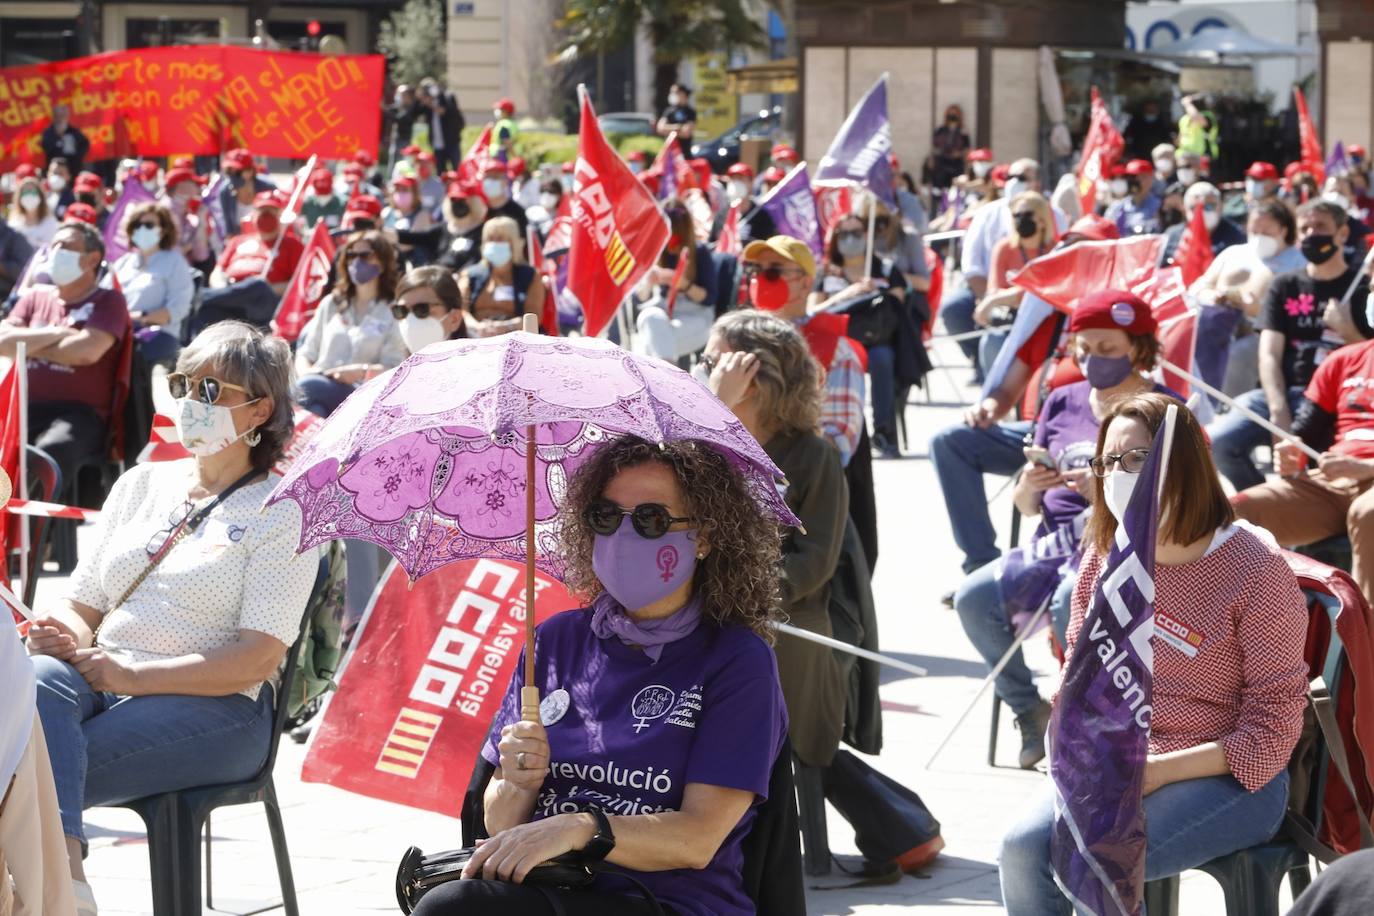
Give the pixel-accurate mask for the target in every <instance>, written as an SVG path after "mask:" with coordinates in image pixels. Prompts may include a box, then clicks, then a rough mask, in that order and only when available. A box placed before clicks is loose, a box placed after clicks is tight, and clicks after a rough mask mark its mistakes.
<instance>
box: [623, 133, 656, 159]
mask: <svg viewBox="0 0 1374 916" xmlns="http://www.w3.org/2000/svg"><path fill="white" fill-rule="evenodd" d="M610 140H611V142H612V143H614V144H615V148H616V150H617V151H619V153H620V155H621V156H628V155H630V153H633V152H634V151H635V150H639V151H640V152H642V153H647V154H648V155H649V157H650V158H653V157H654V156H657V155H658V151H659V150H661V149H663V138H662V137H646V136H644V135H643V134H640V135H638V136H626V137H611V138H610ZM617 141H618V142H617Z"/></svg>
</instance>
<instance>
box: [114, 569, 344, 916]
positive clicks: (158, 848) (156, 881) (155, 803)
mask: <svg viewBox="0 0 1374 916" xmlns="http://www.w3.org/2000/svg"><path fill="white" fill-rule="evenodd" d="M328 581H329V563H328V559H327V558H322V559H321V560H320V565H319V572H318V573H317V574H316V576H315V586H314V589H312V592H311V600H310V601H307V602H306V608H307V609H308V608H310V607H311V606H312V605H313V604H314V597H315V595H316V594H317V593H318V592H319V590H320V589H321V588H323V587H324V586H325V585H326V584H327V583H328ZM304 613H305V614H308V613H309V611H308V610H307V611H305V612H304ZM309 622H310V620H309V617H307V616H304V615H303V616H302V619H301V628H300V634H299V635H298V636H297V637H296V641H295V642H294V643H293V644H292V646H291V648H290V650H289V651H288V652H287V653H286V666H285V668H284V669H283V670H282V676H281V682H280V683H279V684H278V686H277V691H276V696H275V709H274V710H273V714H272V736H271V738H270V743H269V744H268V748H267V760H266V761H265V762H264V763H263V765H262V767H261V768H260V769H259V770H258V772H257V773H255V774H254V775H253V777H252V778H251V779H248V780H245V781H244V782H239V783H224V784H222V785H216V786H200V787H197V788H194V789H183V790H181V791H179V792H166V793H164V794H161V795H150V796H148V797H147V798H138V799H134V800H133V801H130V802H125V803H124V804H122V805H115V806H114V807H118V808H129V809H131V810H132V811H135V812H137V814H138V816H139V817H141V818H143V823H144V826H145V827H146V828H147V831H148V860H149V865H150V869H151V877H152V889H153V914H154V916H200V913H201V899H200V849H199V845H200V837H201V834H202V832H203V833H204V834H205V906H206V907H209V908H211V909H213V908H214V903H213V898H212V894H211V884H212V869H211V856H210V852H211V849H210V846H211V840H210V837H211V832H212V831H211V828H210V814H211V812H213V811H214V810H215V809H216V808H225V807H228V806H230V805H247V804H251V803H253V802H262V803H263V805H264V807H265V808H266V811H267V829H268V831H269V832H270V833H271V835H272V853H273V855H274V856H275V857H276V860H277V877H278V879H279V880H280V882H281V894H282V902H281V904H280V906H281V907H282V908H283V909H284V910H285V912H286V914H287V916H299V913H300V910H299V909H298V908H297V906H296V884H295V880H294V878H292V875H291V857H290V855H289V854H288V853H287V849H286V831H285V829H284V827H283V825H282V819H281V806H280V805H279V804H278V803H277V791H276V787H275V785H274V784H273V782H272V768H273V766H275V765H276V762H277V745H278V743H279V742H280V740H281V733H282V727H283V725H284V724H285V723H286V710H287V706H288V705H289V704H288V703H287V702H286V701H285V700H284V699H283V698H284V697H288V696H290V695H291V687H292V683H293V681H294V680H295V676H296V666H297V662H298V660H299V656H300V646H301V639H302V638H303V637H304V635H305V628H306V625H307V624H308V623H309ZM277 905H278V904H275V903H274V904H268V905H266V906H263V907H260V908H259V909H258V910H255V912H261V911H262V910H267V909H275V908H276V906H277Z"/></svg>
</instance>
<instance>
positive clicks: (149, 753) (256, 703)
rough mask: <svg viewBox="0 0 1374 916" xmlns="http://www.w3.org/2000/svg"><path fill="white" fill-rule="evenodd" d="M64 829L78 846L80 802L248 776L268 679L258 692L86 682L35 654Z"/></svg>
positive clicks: (267, 722)
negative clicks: (141, 692)
mask: <svg viewBox="0 0 1374 916" xmlns="http://www.w3.org/2000/svg"><path fill="white" fill-rule="evenodd" d="M33 668H34V673H35V674H36V675H37V678H38V718H39V719H40V720H41V721H42V723H43V734H44V736H45V737H46V738H47V742H48V756H49V757H50V758H51V760H52V772H53V781H54V782H55V783H56V785H57V807H58V810H59V811H60V812H61V815H62V832H63V833H64V834H66V835H67V836H69V837H73V838H75V839H78V840H80V841H81V847H82V849H83V850H84V849H85V848H86V834H85V832H84V831H83V830H82V825H81V812H82V811H84V810H85V809H86V808H94V807H96V806H97V805H113V804H121V803H123V802H127V801H131V800H133V799H135V798H143V797H144V796H147V795H156V794H158V793H160V792H174V791H176V790H178V789H189V788H193V787H195V786H210V785H214V784H216V783H221V782H236V781H239V780H243V779H247V778H249V777H250V776H252V775H253V774H254V773H256V772H257V771H258V768H259V767H261V766H262V764H263V761H265V760H266V759H267V748H268V742H269V740H270V738H271V733H272V688H271V687H268V686H264V687H263V689H262V692H261V693H260V694H258V698H257V700H250V699H248V697H246V696H244V695H243V694H241V693H236V694H234V695H232V696H227V697H191V696H180V695H171V694H166V695H157V696H143V697H123V696H117V695H115V694H113V693H103V692H98V691H95V690H93V689H91V685H90V684H88V683H86V679H85V678H83V677H82V676H81V675H80V674H79V673H78V672H77V670H76V669H75V668H73V667H72V666H71V665H69V664H67V663H66V662H63V661H58V660H57V659H55V658H50V657H48V656H46V655H37V656H34V658H33Z"/></svg>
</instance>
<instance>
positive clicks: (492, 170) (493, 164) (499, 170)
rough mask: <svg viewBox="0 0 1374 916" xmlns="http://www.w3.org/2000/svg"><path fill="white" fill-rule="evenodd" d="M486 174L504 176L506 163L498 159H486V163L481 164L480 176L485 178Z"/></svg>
mask: <svg viewBox="0 0 1374 916" xmlns="http://www.w3.org/2000/svg"><path fill="white" fill-rule="evenodd" d="M488 175H500V176H501V177H502V178H505V177H506V164H505V163H504V162H502V161H501V160H499V159H491V160H488V162H487V164H486V165H484V166H482V177H483V178H485V177H486V176H488Z"/></svg>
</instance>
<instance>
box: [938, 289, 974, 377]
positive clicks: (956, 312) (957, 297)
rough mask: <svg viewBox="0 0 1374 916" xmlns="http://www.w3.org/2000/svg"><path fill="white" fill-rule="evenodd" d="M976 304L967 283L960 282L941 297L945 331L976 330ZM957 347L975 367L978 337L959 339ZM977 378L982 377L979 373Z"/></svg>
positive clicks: (966, 331)
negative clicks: (974, 316) (974, 318)
mask: <svg viewBox="0 0 1374 916" xmlns="http://www.w3.org/2000/svg"><path fill="white" fill-rule="evenodd" d="M977 305H978V300H977V299H976V298H975V297H974V295H973V290H971V289H969V288H968V286H967V285H965V284H960V285H959V286H956V287H954V289H952V290H950V291H949V292H947V293H946V294H945V295H944V296H942V297H941V301H940V323H941V324H943V325H944V326H945V331H946V333H949V334H967V333H968V332H969V331H976V330H977V329H978V325H976V324H974V322H973V310H974V308H976V307H977ZM959 349H960V350H963V351H964V355H965V356H967V357H968V361H969V362H971V363H973V365H974V366H975V367H977V365H978V339H977V338H971V339H969V340H961V341H959ZM979 378H982V376H981V375H980V376H979Z"/></svg>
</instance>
